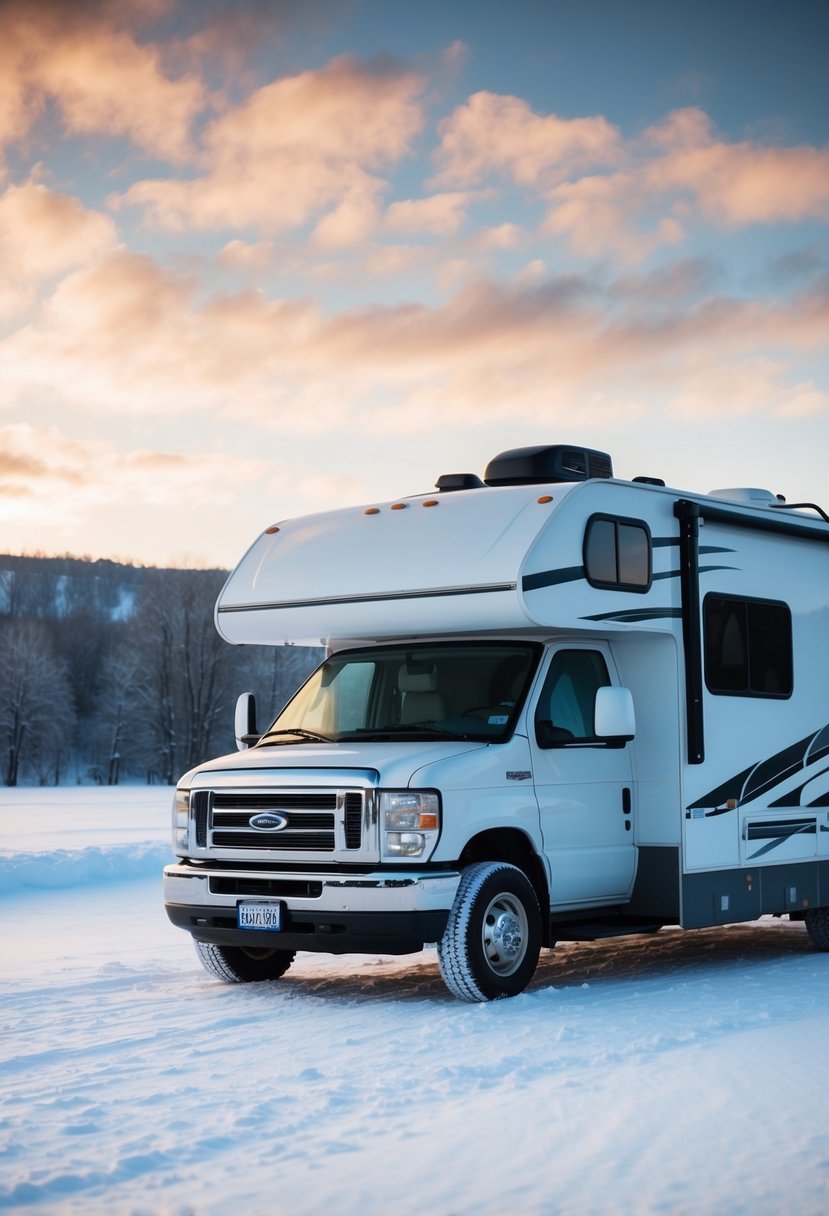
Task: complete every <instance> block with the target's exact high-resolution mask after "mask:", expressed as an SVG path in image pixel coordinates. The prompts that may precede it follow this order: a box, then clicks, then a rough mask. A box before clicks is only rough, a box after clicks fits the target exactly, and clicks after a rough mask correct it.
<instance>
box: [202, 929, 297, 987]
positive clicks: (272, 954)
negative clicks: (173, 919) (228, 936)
mask: <svg viewBox="0 0 829 1216" xmlns="http://www.w3.org/2000/svg"><path fill="white" fill-rule="evenodd" d="M193 945H194V946H195V947H196V954H197V955H198V956H199V961H200V962H201V965H202V966H203V967H204V969H205V971H209V972H210V974H211V975H214V976H215V977H216V979H217V980H222V981H223V982H224V983H225V984H251V983H255V982H256V981H257V980H278V979H280V977H281V976H283V975H284V974H285V972H286V971H287V970H288V968H289V967H290V965H291V963H292V962H293V961H294V957H295V951H293V950H256V949H249V948H247V947H243V946H217V945H215V944H214V943H213V942H198V941H196V940H195V939H194V941H193Z"/></svg>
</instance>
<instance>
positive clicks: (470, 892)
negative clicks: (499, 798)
mask: <svg viewBox="0 0 829 1216" xmlns="http://www.w3.org/2000/svg"><path fill="white" fill-rule="evenodd" d="M540 948H541V913H540V911H539V907H538V899H537V898H536V894H535V890H534V889H533V886H532V883H531V882H530V880H529V879H528V878H527V876H526V874H524V872H523V871H522V870H519V869H518V868H517V866H513V865H508V864H507V863H506V862H500V861H494V862H493V861H481V862H476V863H475V864H474V865H471V866H469V867H468V868H467V869H466V870H464V872H463V875H462V876H461V881H460V884H459V886H458V891H457V895H456V896H455V902H454V904H453V905H452V908H451V911H450V912H449V920H448V922H447V924H446V930H445V932H444V934H443V937H442V938H441V940H440V942H439V943H438V962H439V964H440V972H441V975H442V976H443V980H444V983H445V984H446V986H447V988H449V990H450V991H451V992H453V993H454V994H455V996H457V997H460V999H461V1000H462V1001H493V1000H497V999H498V998H500V997H506V996H517V995H518V993H519V992H523V991H524V989H525V988H526V986H527V984H528V983H529V982H530V980H531V979H532V977H533V974H534V972H535V968H536V965H537V963H538V953H539V950H540Z"/></svg>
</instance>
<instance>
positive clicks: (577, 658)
mask: <svg viewBox="0 0 829 1216" xmlns="http://www.w3.org/2000/svg"><path fill="white" fill-rule="evenodd" d="M609 683H610V676H609V675H608V671H607V664H606V663H605V661H604V657H603V656H602V655H601V654H600V652H599V651H598V650H558V651H556V653H555V654H554V655H553V659H552V662H551V663H550V670H549V671H548V672H547V678H546V680H545V681H544V687H543V689H542V690H541V696H540V697H539V699H538V705H537V706H536V711H535V737H536V740H537V741H538V745H539V747H565V746H566V745H567V744H568V743H591V742H593V741H596V742H598V740H597V739H596V728H595V723H594V710H595V705H596V692H597V690H598V689H599V688H602V687H604V686H605V685H607V684H609Z"/></svg>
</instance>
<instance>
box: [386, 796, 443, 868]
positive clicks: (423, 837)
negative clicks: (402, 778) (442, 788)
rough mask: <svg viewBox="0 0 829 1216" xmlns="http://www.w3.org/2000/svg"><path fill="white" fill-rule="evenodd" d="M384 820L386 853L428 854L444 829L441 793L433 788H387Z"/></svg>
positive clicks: (397, 855) (405, 854) (392, 854)
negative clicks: (442, 827) (441, 815)
mask: <svg viewBox="0 0 829 1216" xmlns="http://www.w3.org/2000/svg"><path fill="white" fill-rule="evenodd" d="M380 822H381V823H382V825H383V855H384V857H387V858H394V859H396V858H399V857H426V856H428V854H429V853H431V852H432V850H433V848H434V847H435V845H436V844H437V839H438V835H439V833H440V797H439V795H438V794H436V793H434V792H432V791H431V790H383V791H381V793H380Z"/></svg>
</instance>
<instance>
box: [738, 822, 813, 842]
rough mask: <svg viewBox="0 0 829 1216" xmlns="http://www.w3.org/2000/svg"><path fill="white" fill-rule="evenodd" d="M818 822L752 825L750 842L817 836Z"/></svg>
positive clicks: (748, 831)
mask: <svg viewBox="0 0 829 1216" xmlns="http://www.w3.org/2000/svg"><path fill="white" fill-rule="evenodd" d="M816 834H817V820H815V819H780V820H767V821H766V822H758V823H750V824H749V825H748V829H747V839H748V840H787V839H788V837H789V836H815V835H816Z"/></svg>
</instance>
